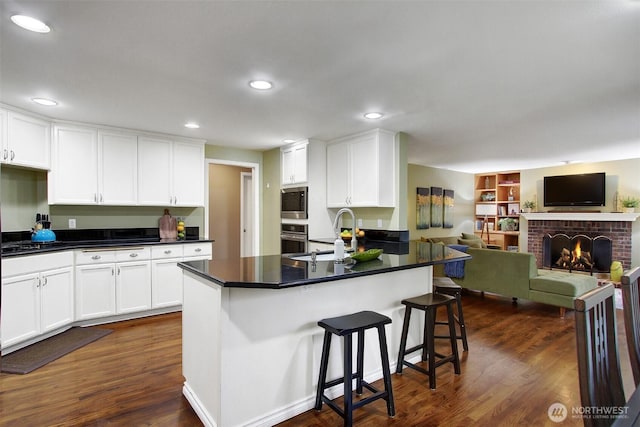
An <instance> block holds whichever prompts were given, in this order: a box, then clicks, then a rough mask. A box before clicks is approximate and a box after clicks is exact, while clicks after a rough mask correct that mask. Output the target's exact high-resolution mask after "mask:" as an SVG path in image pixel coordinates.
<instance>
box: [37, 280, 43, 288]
mask: <svg viewBox="0 0 640 427" xmlns="http://www.w3.org/2000/svg"><path fill="white" fill-rule="evenodd" d="M41 280H42V279H40V278H39V277H38V278H37V279H36V288H39V287H40V285H41V284H42V282H41Z"/></svg>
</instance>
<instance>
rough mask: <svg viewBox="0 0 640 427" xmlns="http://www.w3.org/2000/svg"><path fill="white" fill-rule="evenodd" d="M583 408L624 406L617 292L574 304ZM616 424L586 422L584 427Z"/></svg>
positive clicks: (599, 291)
mask: <svg viewBox="0 0 640 427" xmlns="http://www.w3.org/2000/svg"><path fill="white" fill-rule="evenodd" d="M574 307H575V319H576V345H577V350H578V377H579V382H580V400H581V402H582V406H585V407H586V406H590V407H591V406H597V407H614V406H616V407H621V406H625V402H626V401H625V397H624V388H623V385H622V375H621V373H620V359H619V357H618V342H617V341H618V339H617V335H616V313H615V310H616V308H615V288H614V286H613V285H612V284H608V285H605V286H601V287H598V288H596V289H593V290H591V291H589V292H587V293H585V294H583V295H581V296H579V297H577V298H576V299H575V301H574ZM612 421H613V420H609V419H605V420H603V419H601V418H585V419H584V425H585V427H591V426H600V425H610V424H611V422H612Z"/></svg>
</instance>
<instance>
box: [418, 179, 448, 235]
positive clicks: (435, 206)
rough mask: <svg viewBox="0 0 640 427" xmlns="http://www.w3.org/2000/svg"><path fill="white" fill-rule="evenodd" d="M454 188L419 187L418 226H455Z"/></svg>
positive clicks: (419, 227) (419, 228) (423, 227)
mask: <svg viewBox="0 0 640 427" xmlns="http://www.w3.org/2000/svg"><path fill="white" fill-rule="evenodd" d="M453 201H454V194H453V190H443V189H442V187H430V188H426V187H418V188H417V199H416V209H417V212H416V215H417V216H416V228H417V229H418V230H425V229H427V228H429V227H433V228H436V227H443V228H453V206H454V202H453Z"/></svg>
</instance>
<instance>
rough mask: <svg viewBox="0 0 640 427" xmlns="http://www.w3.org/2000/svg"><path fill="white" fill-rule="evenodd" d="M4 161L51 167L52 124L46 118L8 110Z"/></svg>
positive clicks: (3, 152)
mask: <svg viewBox="0 0 640 427" xmlns="http://www.w3.org/2000/svg"><path fill="white" fill-rule="evenodd" d="M6 114H7V118H6V121H7V125H6V126H7V130H6V138H4V141H3V145H2V157H1V159H2V163H6V164H10V165H15V166H24V167H29V168H36V169H49V167H50V165H51V161H50V154H49V153H50V145H51V124H50V123H49V122H47V121H45V120H41V119H38V118H35V117H31V116H26V115H24V114H19V113H15V112H13V111H8V112H7V113H6Z"/></svg>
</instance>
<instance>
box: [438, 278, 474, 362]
mask: <svg viewBox="0 0 640 427" xmlns="http://www.w3.org/2000/svg"><path fill="white" fill-rule="evenodd" d="M433 290H434V292H437V293H439V294H445V295H451V296H452V297H454V298H455V299H456V303H457V305H458V314H457V315H454V316H453V318H454V319H455V321H456V323H457V324H458V326H459V327H460V335H457V336H456V338H457V339H459V340H462V349H463V350H464V351H468V350H469V344H468V343H467V327H466V325H465V323H464V315H463V314H462V286H460V285H458V284H457V283H456V282H454V281H453V280H451V278H450V277H434V278H433ZM446 323H447V322H436V325H444V324H446ZM436 338H448V336H446V335H436Z"/></svg>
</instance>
